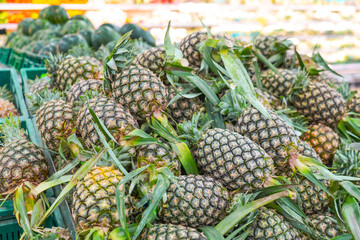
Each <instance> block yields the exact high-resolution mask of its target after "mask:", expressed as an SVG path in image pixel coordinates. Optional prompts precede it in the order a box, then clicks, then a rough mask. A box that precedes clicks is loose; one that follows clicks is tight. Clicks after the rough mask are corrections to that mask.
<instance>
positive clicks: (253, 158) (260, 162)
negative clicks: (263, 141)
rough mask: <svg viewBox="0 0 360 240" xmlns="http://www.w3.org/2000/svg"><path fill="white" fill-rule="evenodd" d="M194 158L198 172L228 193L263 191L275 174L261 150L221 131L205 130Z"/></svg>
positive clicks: (236, 135)
mask: <svg viewBox="0 0 360 240" xmlns="http://www.w3.org/2000/svg"><path fill="white" fill-rule="evenodd" d="M196 156H197V163H198V166H199V167H200V171H202V172H204V174H205V175H208V176H212V177H214V178H215V179H216V180H218V181H219V182H221V183H222V184H223V185H224V186H225V187H226V188H227V189H229V190H237V189H239V190H240V191H245V192H247V191H249V192H252V191H254V190H256V189H258V188H262V187H263V183H264V181H265V180H266V179H267V178H269V177H270V176H271V174H272V172H273V171H274V163H273V160H272V159H271V158H270V156H269V155H268V154H267V153H266V152H265V151H264V150H263V149H262V148H261V147H259V146H258V145H257V144H255V143H254V142H253V141H251V140H250V139H248V138H247V137H244V136H242V135H240V134H238V133H236V132H232V131H229V130H224V129H218V128H217V129H210V130H207V131H206V132H205V134H204V135H203V136H202V138H201V139H200V141H199V143H198V144H197V150H196Z"/></svg>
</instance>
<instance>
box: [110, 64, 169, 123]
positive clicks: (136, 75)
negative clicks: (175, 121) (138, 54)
mask: <svg viewBox="0 0 360 240" xmlns="http://www.w3.org/2000/svg"><path fill="white" fill-rule="evenodd" d="M111 87H112V93H113V96H114V98H115V99H116V100H117V101H118V102H119V103H120V104H121V105H123V106H124V107H126V108H128V109H129V111H130V113H131V114H132V115H133V116H134V117H135V118H136V119H137V120H139V121H144V120H146V118H147V117H149V116H151V115H152V114H153V113H154V112H158V111H162V110H164V109H165V107H166V105H167V103H168V91H167V88H166V87H165V85H164V84H163V83H162V82H161V80H160V79H159V78H158V77H156V76H155V74H154V73H153V72H151V71H150V70H149V69H147V68H143V67H141V66H140V65H132V66H129V67H127V68H125V69H123V70H122V71H121V73H120V74H118V75H117V77H116V78H115V79H114V81H113V82H112V83H111Z"/></svg>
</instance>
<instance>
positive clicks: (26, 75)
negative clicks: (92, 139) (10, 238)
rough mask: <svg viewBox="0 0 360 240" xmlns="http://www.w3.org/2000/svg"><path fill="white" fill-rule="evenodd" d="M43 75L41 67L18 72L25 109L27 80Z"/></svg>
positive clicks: (27, 89)
mask: <svg viewBox="0 0 360 240" xmlns="http://www.w3.org/2000/svg"><path fill="white" fill-rule="evenodd" d="M44 73H47V71H46V69H45V68H44V67H42V68H23V69H21V70H20V75H21V84H22V86H23V90H24V99H25V104H26V106H27V109H29V101H28V99H27V97H26V95H28V94H29V84H28V80H35V79H36V78H40V77H41V75H43V74H44ZM28 115H29V116H30V117H31V118H33V117H35V115H34V114H32V113H31V112H30V111H28ZM0 240H1V239H0Z"/></svg>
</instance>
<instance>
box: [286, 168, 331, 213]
mask: <svg viewBox="0 0 360 240" xmlns="http://www.w3.org/2000/svg"><path fill="white" fill-rule="evenodd" d="M283 175H285V176H286V177H288V178H290V180H291V181H292V182H293V183H294V184H299V185H300V186H299V187H297V188H295V190H296V191H295V195H294V198H295V199H294V200H295V202H297V204H298V205H299V206H300V208H301V209H302V210H303V212H304V213H305V214H314V213H320V212H324V211H325V210H327V208H328V207H329V205H330V197H329V196H328V195H327V193H326V192H325V191H323V190H322V189H320V188H319V187H318V186H316V185H314V183H312V182H310V181H309V180H308V179H307V178H305V177H303V176H301V175H299V174H296V175H294V174H293V172H292V171H288V172H287V173H285V174H283ZM321 182H322V184H323V185H324V186H325V187H326V188H329V187H330V182H329V181H328V180H321Z"/></svg>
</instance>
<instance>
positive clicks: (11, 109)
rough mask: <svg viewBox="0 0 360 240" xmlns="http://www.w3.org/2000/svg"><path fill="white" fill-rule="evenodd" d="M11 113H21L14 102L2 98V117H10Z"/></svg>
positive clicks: (0, 105) (16, 114) (0, 101)
mask: <svg viewBox="0 0 360 240" xmlns="http://www.w3.org/2000/svg"><path fill="white" fill-rule="evenodd" d="M10 114H12V115H13V116H14V117H15V116H19V115H20V114H19V112H18V110H17V108H16V107H15V105H14V104H13V103H12V102H10V101H9V100H6V99H3V98H0V118H4V117H9V116H10Z"/></svg>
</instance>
